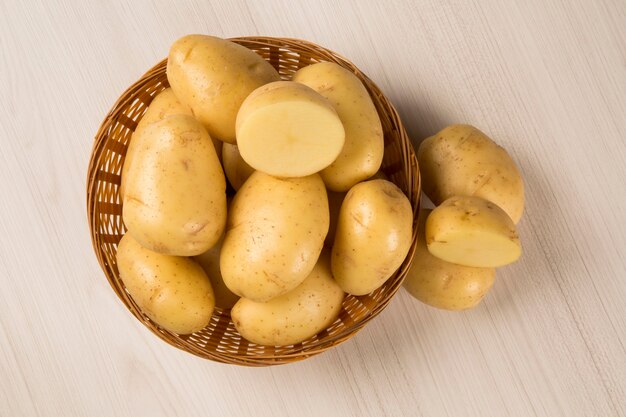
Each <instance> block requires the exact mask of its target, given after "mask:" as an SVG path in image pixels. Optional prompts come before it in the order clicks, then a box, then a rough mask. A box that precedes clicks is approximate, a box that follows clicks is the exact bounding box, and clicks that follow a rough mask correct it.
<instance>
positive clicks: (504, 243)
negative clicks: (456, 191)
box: [426, 196, 522, 268]
mask: <svg viewBox="0 0 626 417" xmlns="http://www.w3.org/2000/svg"><path fill="white" fill-rule="evenodd" d="M426 245H427V246H428V251H429V252H430V253H431V254H433V255H434V256H436V257H438V258H439V259H443V260H444V261H447V262H452V263H455V264H459V265H465V266H474V267H482V268H496V267H499V266H503V265H507V264H510V263H512V262H515V261H516V260H517V259H518V258H519V257H520V255H521V254H522V247H521V245H520V241H519V237H518V236H517V230H516V229H515V224H514V223H513V221H512V220H511V218H510V217H509V216H508V215H507V214H506V212H505V211H504V210H502V209H501V208H500V207H498V206H497V205H495V204H494V203H492V202H490V201H487V200H485V199H482V198H480V197H458V196H457V197H451V198H449V199H447V200H446V201H444V202H443V203H441V205H440V206H438V207H437V208H435V209H434V210H433V212H432V213H431V214H430V216H428V219H427V220H426Z"/></svg>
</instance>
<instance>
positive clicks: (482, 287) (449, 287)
mask: <svg viewBox="0 0 626 417" xmlns="http://www.w3.org/2000/svg"><path fill="white" fill-rule="evenodd" d="M431 211H432V210H420V213H419V230H418V235H417V247H416V248H415V256H414V257H413V261H412V263H411V268H410V269H409V272H408V273H407V275H406V278H405V279H404V284H403V285H404V288H405V289H406V290H407V291H408V292H409V294H411V295H412V296H413V297H415V298H417V299H418V300H420V301H421V302H423V303H426V304H428V305H431V306H433V307H437V308H441V309H444V310H465V309H468V308H472V307H475V306H476V305H478V303H480V302H481V301H482V299H483V297H484V296H485V294H487V292H489V290H490V289H491V287H492V286H493V282H494V279H495V276H496V270H495V269H494V268H473V267H470V266H462V265H457V264H453V263H450V262H446V261H444V260H441V259H439V258H437V257H436V256H433V255H432V254H431V253H430V252H429V251H428V248H427V247H426V238H425V236H424V231H425V228H426V218H427V217H428V215H429V214H430V212H431Z"/></svg>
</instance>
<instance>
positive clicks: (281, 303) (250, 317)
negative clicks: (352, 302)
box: [231, 252, 344, 346]
mask: <svg viewBox="0 0 626 417" xmlns="http://www.w3.org/2000/svg"><path fill="white" fill-rule="evenodd" d="M343 298H344V293H343V291H341V288H339V285H337V283H336V282H335V280H333V277H332V275H331V272H330V261H329V256H328V253H327V252H323V253H322V255H321V256H320V258H319V260H318V261H317V263H316V264H315V268H313V271H312V272H311V273H310V274H309V276H307V277H306V279H305V280H304V281H303V282H302V283H301V284H300V285H298V286H297V287H296V288H294V289H293V290H291V291H290V292H288V293H287V294H283V295H281V296H279V297H276V298H274V299H272V300H270V301H268V302H265V303H259V302H256V301H252V300H248V299H245V298H242V299H240V300H239V301H238V302H237V304H235V307H233V309H232V311H231V316H232V319H233V322H234V323H235V327H236V328H237V331H238V332H239V333H240V334H241V336H243V337H244V338H246V339H247V340H249V341H251V342H253V343H258V344H261V345H270V346H281V345H293V344H296V343H300V342H302V341H303V340H306V339H308V338H310V337H312V336H314V335H316V334H317V333H319V332H320V331H322V330H324V329H326V328H327V327H328V326H330V325H331V324H332V323H333V322H334V321H335V320H336V319H337V316H338V315H339V311H340V310H341V304H342V302H343Z"/></svg>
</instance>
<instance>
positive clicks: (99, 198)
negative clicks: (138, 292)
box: [87, 37, 420, 366]
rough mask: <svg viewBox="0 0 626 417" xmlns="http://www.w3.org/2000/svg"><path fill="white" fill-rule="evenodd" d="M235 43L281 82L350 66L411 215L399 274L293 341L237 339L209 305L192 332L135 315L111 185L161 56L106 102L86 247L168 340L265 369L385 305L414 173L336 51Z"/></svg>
mask: <svg viewBox="0 0 626 417" xmlns="http://www.w3.org/2000/svg"><path fill="white" fill-rule="evenodd" d="M231 40H232V41H234V42H236V43H238V44H241V45H243V46H245V47H247V48H249V49H251V50H253V51H255V52H256V53H257V54H259V55H261V56H262V57H263V58H264V59H265V60H267V61H269V62H270V63H271V64H272V65H273V66H274V68H276V69H277V70H278V71H279V72H280V75H281V76H282V77H283V78H284V79H289V78H290V77H291V75H292V74H293V73H294V72H295V71H297V70H298V69H299V68H302V67H304V66H306V65H309V64H313V63H316V62H323V61H330V62H335V63H337V64H339V65H341V66H343V67H344V68H347V69H348V70H350V71H352V72H353V73H354V74H356V76H357V77H359V79H360V80H361V81H362V82H363V84H364V85H365V87H366V88H367V90H368V91H369V93H370V95H371V97H372V100H373V101H374V105H375V106H376V109H377V111H378V114H379V115H380V119H381V122H382V126H383V131H384V136H385V153H384V159H383V164H382V171H383V172H384V173H385V174H386V175H387V176H388V177H389V179H390V180H391V181H393V182H394V183H395V184H396V185H397V186H399V187H400V188H401V189H402V191H404V193H405V194H406V195H407V196H408V198H409V200H410V201H411V205H412V207H413V212H414V222H413V241H412V245H411V250H410V251H409V254H408V255H407V257H406V259H405V260H404V262H403V263H402V265H401V267H400V268H399V270H398V271H396V273H395V274H394V275H393V276H392V277H391V278H390V279H389V280H388V281H387V282H386V283H385V284H384V285H383V286H382V287H381V288H379V289H377V290H376V291H374V292H372V293H371V294H368V295H365V296H360V297H355V296H351V295H348V296H346V298H345V300H344V302H343V305H342V309H341V313H340V315H339V318H338V319H337V320H336V321H335V322H334V323H333V324H332V325H331V326H330V327H329V328H328V329H326V330H323V331H322V332H321V333H319V334H317V335H316V336H313V337H311V338H309V339H307V340H306V341H304V342H302V343H298V344H296V345H292V346H276V347H274V346H261V345H256V344H254V343H250V342H248V341H247V340H245V339H243V338H242V337H241V336H240V335H239V333H237V331H236V330H235V327H234V325H233V322H232V321H231V318H230V312H229V311H225V310H221V309H218V308H216V309H215V311H214V313H213V316H212V318H211V321H210V323H209V325H208V326H207V327H206V328H204V329H203V330H201V331H199V332H196V333H193V334H191V335H184V336H181V335H177V334H175V333H172V332H169V331H166V330H163V329H161V328H160V327H159V326H158V325H156V324H155V323H154V322H152V321H151V320H150V319H149V318H148V317H146V316H145V315H144V314H142V312H141V310H139V308H138V307H137V305H136V304H135V302H134V301H133V300H132V298H131V297H130V296H129V295H128V293H127V292H126V289H125V288H124V284H123V282H122V281H121V279H120V277H119V273H118V270H117V265H116V252H117V244H118V242H119V241H120V239H121V237H122V236H123V235H124V232H125V230H126V229H125V227H124V223H123V222H122V201H121V199H120V197H119V194H118V190H119V185H120V173H121V170H122V164H123V163H124V157H125V155H126V149H127V147H128V143H129V141H130V139H131V135H132V133H133V131H134V130H135V128H136V126H137V122H138V121H139V120H140V119H141V117H142V116H143V114H144V112H145V111H146V109H147V108H148V105H149V104H150V102H151V101H152V99H153V98H154V97H155V96H156V95H157V94H158V93H159V92H161V91H162V90H163V89H165V88H167V87H168V86H169V84H168V81H167V77H166V75H165V68H166V63H167V60H166V59H165V60H163V61H161V62H159V63H158V64H157V65H156V66H155V67H154V68H152V69H151V70H149V71H148V72H147V73H146V74H144V76H143V77H141V79H140V80H139V81H137V82H136V83H135V84H133V85H132V86H131V87H130V88H128V90H126V91H125V92H124V93H123V94H122V96H121V97H120V98H119V99H118V100H117V102H116V103H115V104H114V105H113V108H112V109H111V111H110V112H109V114H108V115H107V116H106V118H105V119H104V121H103V122H102V125H101V126H100V129H99V130H98V133H97V134H96V137H95V140H94V146H93V151H92V155H91V160H90V163H89V171H88V178H87V213H88V217H89V226H90V230H91V239H92V243H93V247H94V250H95V253H96V256H97V258H98V261H99V262H100V265H101V266H102V269H103V270H104V273H105V275H106V277H107V279H108V280H109V283H110V284H111V287H112V288H113V290H114V291H115V293H116V294H117V296H118V297H119V298H120V299H121V300H122V302H123V303H124V305H125V306H126V307H127V308H128V309H129V310H130V312H131V313H133V315H134V316H135V317H136V318H137V319H138V320H139V321H141V322H142V323H143V324H144V325H145V326H146V327H147V328H148V329H150V331H152V332H153V333H154V334H156V335H157V336H159V337H160V338H161V339H163V340H164V341H166V342H167V343H169V344H171V345H173V346H175V347H177V348H179V349H182V350H184V351H187V352H189V353H192V354H194V355H197V356H200V357H202V358H206V359H210V360H213V361H218V362H223V363H229V364H237V365H246V366H267V365H277V364H282V363H289V362H295V361H298V360H302V359H305V358H308V357H310V356H313V355H316V354H318V353H321V352H323V351H325V350H327V349H330V348H331V347H333V346H336V345H338V344H339V343H341V342H343V341H345V340H347V339H349V338H350V337H352V336H354V335H355V334H356V333H357V332H358V331H359V330H360V329H362V328H363V326H364V325H365V324H366V323H367V322H369V321H370V320H371V319H373V318H374V317H376V316H377V315H378V314H379V313H380V312H381V311H382V310H383V309H384V308H385V307H386V306H387V304H388V303H389V301H390V300H391V298H392V297H393V295H394V294H395V293H396V291H397V290H398V288H399V287H400V285H401V283H402V280H403V278H404V276H405V275H406V272H407V270H408V268H409V265H410V262H411V259H412V258H413V255H414V253H415V246H416V236H417V233H416V232H417V212H418V209H419V197H420V177H419V171H418V167H417V159H416V157H415V152H414V151H413V147H412V145H411V143H410V141H409V138H408V136H407V133H406V131H405V129H404V127H403V126H402V122H401V121H400V117H399V116H398V113H397V112H396V110H395V109H394V108H393V106H392V105H391V103H390V102H389V101H388V100H387V98H386V97H385V96H384V95H383V94H382V92H381V91H380V90H379V89H378V87H377V86H376V85H375V84H374V83H373V82H372V81H371V80H370V79H369V78H368V77H367V76H366V75H365V74H363V73H362V72H361V71H360V70H359V69H358V68H357V67H356V66H354V65H353V64H352V63H351V62H349V61H348V60H347V59H345V58H343V57H342V56H340V55H338V54H336V53H334V52H332V51H329V50H328V49H325V48H322V47H320V46H318V45H315V44H313V43H310V42H307V41H303V40H298V39H284V38H270V37H240V38H233V39H231Z"/></svg>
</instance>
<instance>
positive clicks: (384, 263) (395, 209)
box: [331, 180, 413, 295]
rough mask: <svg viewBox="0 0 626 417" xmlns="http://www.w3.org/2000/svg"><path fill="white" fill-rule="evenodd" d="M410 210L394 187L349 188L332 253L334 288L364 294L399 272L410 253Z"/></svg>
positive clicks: (368, 183)
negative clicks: (338, 287)
mask: <svg viewBox="0 0 626 417" xmlns="http://www.w3.org/2000/svg"><path fill="white" fill-rule="evenodd" d="M412 226H413V209H412V208H411V203H410V202H409V200H408V198H406V196H405V195H404V194H403V193H402V190H400V189H399V188H398V187H397V186H396V185H395V184H393V183H391V182H389V181H386V180H371V181H365V182H362V183H359V184H357V185H355V186H354V187H352V188H351V189H350V191H348V194H347V195H346V198H345V199H344V201H343V204H342V205H341V209H340V211H339V220H338V222H337V232H336V234H335V242H334V244H333V250H332V264H331V265H332V271H333V276H334V277H335V280H337V283H338V284H339V286H340V287H341V288H342V289H343V290H344V291H345V292H347V293H349V294H353V295H365V294H368V293H370V292H372V291H374V290H375V289H377V288H378V287H380V286H381V285H383V284H384V283H385V281H387V279H389V277H391V275H393V273H394V272H395V271H396V270H397V269H398V268H399V267H400V265H401V264H402V261H404V258H405V257H406V255H407V253H408V252H409V249H410V247H411V240H412Z"/></svg>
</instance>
